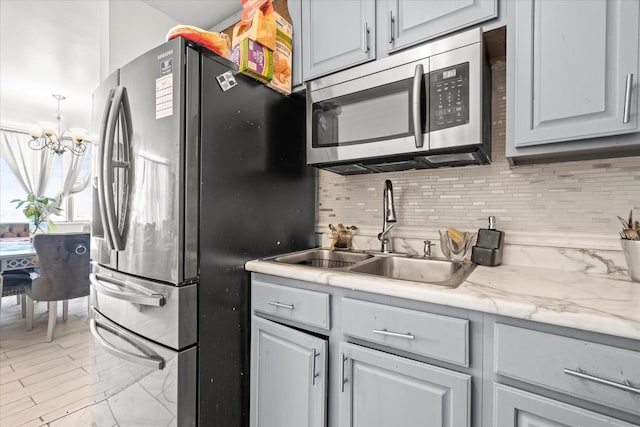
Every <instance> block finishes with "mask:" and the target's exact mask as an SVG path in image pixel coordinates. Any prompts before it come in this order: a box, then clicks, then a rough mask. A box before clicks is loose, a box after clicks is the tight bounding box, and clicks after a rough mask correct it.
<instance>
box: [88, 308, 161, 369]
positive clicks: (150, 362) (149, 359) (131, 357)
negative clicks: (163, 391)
mask: <svg viewBox="0 0 640 427" xmlns="http://www.w3.org/2000/svg"><path fill="white" fill-rule="evenodd" d="M98 327H100V328H102V329H105V330H107V331H109V332H111V333H112V334H114V335H118V336H119V337H120V338H122V339H123V340H125V341H127V342H128V343H129V344H131V345H133V346H134V347H136V348H138V349H140V351H144V352H146V353H148V354H147V355H145V356H140V355H138V354H135V353H131V352H130V351H126V350H123V349H121V348H117V347H115V346H114V345H112V344H111V343H109V342H108V341H107V340H105V339H104V338H102V336H101V335H100V332H98ZM89 329H90V331H91V335H93V337H94V338H95V339H96V340H97V341H98V343H99V344H100V345H101V346H102V348H104V349H105V351H107V352H108V353H111V354H113V355H114V356H116V357H119V358H120V359H123V360H127V361H129V362H133V363H137V364H138V365H142V366H146V367H148V368H153V369H158V370H162V369H163V368H164V359H163V358H162V357H161V356H160V355H158V354H156V353H155V352H154V351H153V350H151V349H150V348H148V347H147V346H145V345H144V344H142V343H141V342H139V341H137V340H135V339H134V338H133V337H131V336H129V335H128V334H126V333H124V331H121V330H119V329H118V328H115V327H113V326H110V325H107V324H103V323H98V322H96V319H91V321H90V322H89Z"/></svg>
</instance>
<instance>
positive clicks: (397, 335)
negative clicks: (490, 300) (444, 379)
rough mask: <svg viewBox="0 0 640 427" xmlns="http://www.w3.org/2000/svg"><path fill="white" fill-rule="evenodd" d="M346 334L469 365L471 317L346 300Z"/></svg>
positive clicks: (343, 309)
mask: <svg viewBox="0 0 640 427" xmlns="http://www.w3.org/2000/svg"><path fill="white" fill-rule="evenodd" d="M342 324H343V331H344V333H345V334H346V335H350V336H353V337H355V338H360V339H364V340H367V341H371V342H374V343H380V344H384V345H386V346H388V347H393V348H397V349H399V350H404V351H408V352H411V353H416V354H420V355H423V356H427V357H432V358H434V359H438V360H443V361H445V362H450V363H454V364H456V365H461V366H466V367H468V366H469V345H468V343H469V321H468V320H466V319H457V318H454V317H448V316H440V315H437V314H431V313H423V312H421V311H415V310H408V309H404V308H398V307H391V306H388V305H383V304H375V303H371V302H365V301H358V300H354V299H350V298H343V300H342Z"/></svg>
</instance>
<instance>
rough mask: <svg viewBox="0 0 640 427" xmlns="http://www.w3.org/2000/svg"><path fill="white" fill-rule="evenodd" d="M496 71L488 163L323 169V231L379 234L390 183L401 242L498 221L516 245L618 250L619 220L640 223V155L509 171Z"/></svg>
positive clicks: (500, 77) (500, 76) (501, 81)
mask: <svg viewBox="0 0 640 427" xmlns="http://www.w3.org/2000/svg"><path fill="white" fill-rule="evenodd" d="M492 72H493V74H492V79H493V93H492V106H493V111H492V163H491V164H490V165H484V166H466V167H456V168H440V169H431V170H421V171H406V172H389V173H381V174H367V175H355V176H341V175H337V174H334V173H331V172H326V171H323V170H321V171H320V172H319V192H318V223H317V229H318V231H319V232H321V233H324V232H326V231H328V224H329V223H334V224H337V223H343V224H345V225H352V224H353V225H357V226H358V227H360V228H361V229H362V230H363V233H362V234H365V235H366V234H369V235H375V234H376V233H377V232H379V231H378V228H381V226H382V225H381V224H382V189H383V185H384V181H385V179H390V180H391V181H392V182H393V189H394V193H395V201H396V214H397V216H398V223H397V225H396V227H395V228H394V230H393V233H395V234H396V237H401V236H403V237H407V236H413V235H415V237H417V238H423V237H427V238H432V237H435V236H436V235H437V233H435V230H438V229H446V228H447V227H454V228H458V229H461V230H467V231H475V230H477V229H479V228H484V227H486V224H487V217H488V216H490V215H494V216H495V217H496V218H497V224H498V229H500V230H504V231H505V232H506V235H507V242H508V243H511V244H514V243H515V244H522V245H532V246H538V245H540V246H557V247H564V246H567V247H574V248H582V247H599V248H601V249H602V248H604V249H611V250H616V249H619V244H618V243H619V242H617V240H618V231H619V229H620V223H619V222H618V220H617V218H616V216H617V215H621V216H626V215H627V214H628V212H629V209H631V208H634V213H636V211H637V212H638V216H639V217H640V210H638V209H640V157H625V158H613V159H605V160H591V161H575V162H563V163H549V164H540V165H527V166H517V167H511V166H510V165H509V163H508V162H507V159H506V158H505V123H506V111H505V99H506V88H505V62H504V60H499V61H496V62H495V63H494V64H493V65H492Z"/></svg>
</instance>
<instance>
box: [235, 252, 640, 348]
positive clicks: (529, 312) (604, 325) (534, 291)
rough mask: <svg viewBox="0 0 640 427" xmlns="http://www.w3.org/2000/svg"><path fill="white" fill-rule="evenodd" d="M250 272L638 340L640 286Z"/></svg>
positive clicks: (513, 273)
mask: <svg viewBox="0 0 640 427" xmlns="http://www.w3.org/2000/svg"><path fill="white" fill-rule="evenodd" d="M245 268H246V269H247V270H248V271H253V272H257V273H264V274H270V275H274V276H281V277H287V278H292V279H297V280H304V281H308V282H314V283H319V284H324V285H328V286H337V287H342V288H349V289H354V290H360V291H366V292H374V293H378V294H384V295H390V296H395V297H400V298H407V299H413V300H419V301H425V302H430V303H435V304H443V305H448V306H452V307H459V308H464V309H469V310H476V311H481V312H485V313H492V314H498V315H503V316H509V317H515V318H521V319H528V320H533V321H537V322H542V323H549V324H553V325H559V326H566V327H570V328H577V329H582V330H588V331H593V332H599V333H604V334H609V335H614V336H619V337H625V338H631V339H636V340H640V283H636V282H632V281H631V280H630V279H628V278H626V277H624V276H616V277H614V276H612V275H607V274H587V273H584V272H575V271H563V270H558V269H549V268H547V269H546V268H540V267H535V266H517V265H501V266H498V267H484V266H477V267H476V268H475V270H474V271H473V272H472V273H471V275H470V276H469V277H468V278H467V280H466V281H465V282H464V283H463V284H462V285H460V286H459V287H458V288H455V289H451V288H445V287H442V286H436V285H427V284H423V283H417V282H409V281H404V280H392V279H387V278H381V277H376V276H371V275H364V274H356V273H348V272H341V271H336V270H329V269H320V268H314V267H306V266H298V265H289V264H278V263H276V262H273V261H265V260H254V261H249V262H247V264H246V265H245Z"/></svg>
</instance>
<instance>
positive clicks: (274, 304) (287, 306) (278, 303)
mask: <svg viewBox="0 0 640 427" xmlns="http://www.w3.org/2000/svg"><path fill="white" fill-rule="evenodd" d="M267 304H269V305H273V306H275V307H282V308H287V309H289V310H293V304H283V303H281V302H278V301H269V302H267Z"/></svg>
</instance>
